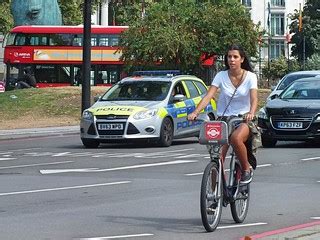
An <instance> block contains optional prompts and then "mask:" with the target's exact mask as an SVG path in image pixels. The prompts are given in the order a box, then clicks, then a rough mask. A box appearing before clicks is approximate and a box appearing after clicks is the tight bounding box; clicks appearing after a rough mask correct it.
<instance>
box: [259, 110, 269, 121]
mask: <svg viewBox="0 0 320 240" xmlns="http://www.w3.org/2000/svg"><path fill="white" fill-rule="evenodd" d="M258 118H261V119H268V116H267V113H266V110H265V109H264V108H261V109H260V110H259V112H258Z"/></svg>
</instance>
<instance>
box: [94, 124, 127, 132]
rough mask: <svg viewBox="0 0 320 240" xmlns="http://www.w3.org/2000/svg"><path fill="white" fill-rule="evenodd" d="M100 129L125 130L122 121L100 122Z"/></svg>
mask: <svg viewBox="0 0 320 240" xmlns="http://www.w3.org/2000/svg"><path fill="white" fill-rule="evenodd" d="M98 129H99V130H123V124H121V123H100V124H98Z"/></svg>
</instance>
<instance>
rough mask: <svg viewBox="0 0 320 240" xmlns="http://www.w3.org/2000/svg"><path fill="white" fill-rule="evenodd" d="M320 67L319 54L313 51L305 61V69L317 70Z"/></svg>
mask: <svg viewBox="0 0 320 240" xmlns="http://www.w3.org/2000/svg"><path fill="white" fill-rule="evenodd" d="M318 69H320V54H319V53H315V54H313V55H312V56H311V57H310V58H308V59H307V62H306V70H318Z"/></svg>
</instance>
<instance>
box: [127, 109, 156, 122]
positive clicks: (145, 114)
mask: <svg viewBox="0 0 320 240" xmlns="http://www.w3.org/2000/svg"><path fill="white" fill-rule="evenodd" d="M157 112H158V110H157V109H151V110H144V111H140V112H137V113H135V114H134V115H133V118H134V119H136V120H140V119H147V118H152V117H153V116H155V115H156V114H157Z"/></svg>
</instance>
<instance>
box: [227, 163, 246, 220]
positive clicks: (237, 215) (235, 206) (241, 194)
mask: <svg viewBox="0 0 320 240" xmlns="http://www.w3.org/2000/svg"><path fill="white" fill-rule="evenodd" d="M240 177H241V169H240V166H239V164H236V166H235V171H234V179H238V178H240ZM238 181H239V180H238ZM234 184H235V185H236V184H237V181H235V183H234ZM234 188H235V189H236V188H237V186H235V187H234ZM249 199H250V184H245V185H240V186H238V191H237V195H236V196H235V198H234V199H233V201H231V202H230V207H231V214H232V218H233V220H234V221H235V222H236V223H242V222H243V221H244V220H245V218H246V216H247V214H248V210H249Z"/></svg>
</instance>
